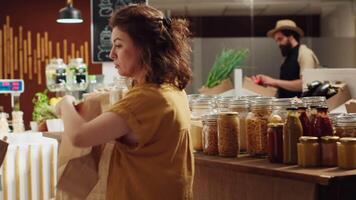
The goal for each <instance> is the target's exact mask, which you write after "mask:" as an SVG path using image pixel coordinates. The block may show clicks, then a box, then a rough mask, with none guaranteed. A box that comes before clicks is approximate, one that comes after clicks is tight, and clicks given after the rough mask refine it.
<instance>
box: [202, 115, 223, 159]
mask: <svg viewBox="0 0 356 200" xmlns="http://www.w3.org/2000/svg"><path fill="white" fill-rule="evenodd" d="M217 119H218V115H217V114H209V115H204V116H203V130H202V132H203V152H204V153H205V154H207V155H218V153H219V150H218V127H217Z"/></svg>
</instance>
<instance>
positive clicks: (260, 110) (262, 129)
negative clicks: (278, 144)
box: [246, 97, 272, 156]
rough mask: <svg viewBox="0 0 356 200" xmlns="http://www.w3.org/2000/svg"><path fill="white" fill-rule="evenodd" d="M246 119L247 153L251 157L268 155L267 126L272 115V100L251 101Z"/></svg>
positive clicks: (261, 98)
mask: <svg viewBox="0 0 356 200" xmlns="http://www.w3.org/2000/svg"><path fill="white" fill-rule="evenodd" d="M250 105H251V107H250V110H251V111H250V112H249V113H248V115H247V117H246V126H247V152H248V153H249V154H250V155H251V156H265V155H266V154H267V129H268V127H267V124H268V119H269V117H270V115H271V113H272V98H267V97H260V98H256V99H255V100H252V101H251V104H250Z"/></svg>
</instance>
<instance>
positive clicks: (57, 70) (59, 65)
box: [46, 58, 67, 92]
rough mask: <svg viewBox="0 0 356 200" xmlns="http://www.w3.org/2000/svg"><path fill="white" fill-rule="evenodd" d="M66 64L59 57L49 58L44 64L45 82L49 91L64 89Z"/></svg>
mask: <svg viewBox="0 0 356 200" xmlns="http://www.w3.org/2000/svg"><path fill="white" fill-rule="evenodd" d="M66 80H67V65H66V64H64V63H63V60H62V59H61V58H54V59H51V60H50V62H49V63H48V64H47V65H46V84H47V88H48V90H49V91H51V92H59V91H65V86H66V82H67V81H66Z"/></svg>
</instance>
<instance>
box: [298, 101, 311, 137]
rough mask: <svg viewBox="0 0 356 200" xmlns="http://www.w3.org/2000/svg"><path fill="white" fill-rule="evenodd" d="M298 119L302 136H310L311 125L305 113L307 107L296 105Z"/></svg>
mask: <svg viewBox="0 0 356 200" xmlns="http://www.w3.org/2000/svg"><path fill="white" fill-rule="evenodd" d="M298 113H299V120H300V123H301V124H302V127H303V136H312V125H311V123H310V120H309V118H308V115H307V107H305V106H299V107H298Z"/></svg>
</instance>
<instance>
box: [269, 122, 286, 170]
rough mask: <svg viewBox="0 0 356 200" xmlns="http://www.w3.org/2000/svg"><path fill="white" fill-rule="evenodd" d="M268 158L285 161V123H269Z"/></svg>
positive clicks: (278, 161) (280, 161)
mask: <svg viewBox="0 0 356 200" xmlns="http://www.w3.org/2000/svg"><path fill="white" fill-rule="evenodd" d="M267 139H268V156H267V157H268V160H269V161H270V162H272V163H283V123H269V124H268V130H267Z"/></svg>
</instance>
